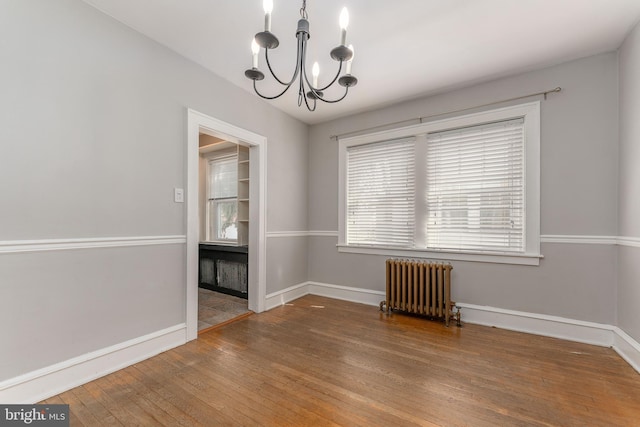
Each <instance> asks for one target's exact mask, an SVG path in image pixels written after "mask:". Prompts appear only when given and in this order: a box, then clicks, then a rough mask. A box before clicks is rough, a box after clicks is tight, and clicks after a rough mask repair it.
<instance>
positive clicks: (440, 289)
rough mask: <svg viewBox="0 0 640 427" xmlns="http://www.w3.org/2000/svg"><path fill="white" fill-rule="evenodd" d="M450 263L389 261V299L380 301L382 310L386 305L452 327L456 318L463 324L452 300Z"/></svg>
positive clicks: (388, 309) (458, 322) (387, 294)
mask: <svg viewBox="0 0 640 427" xmlns="http://www.w3.org/2000/svg"><path fill="white" fill-rule="evenodd" d="M452 269H453V267H452V266H451V264H443V263H435V262H427V261H415V260H404V259H388V260H387V275H386V276H387V293H386V299H385V300H384V301H382V302H380V310H384V309H385V307H386V311H387V313H388V312H389V311H390V310H398V311H403V312H406V313H412V314H418V315H422V316H427V317H429V318H434V319H444V322H445V324H446V325H447V326H449V321H450V319H451V317H455V318H456V321H457V325H458V326H460V309H459V308H458V311H457V313H453V311H452V310H453V307H454V306H455V304H456V303H455V302H453V301H451V270H452Z"/></svg>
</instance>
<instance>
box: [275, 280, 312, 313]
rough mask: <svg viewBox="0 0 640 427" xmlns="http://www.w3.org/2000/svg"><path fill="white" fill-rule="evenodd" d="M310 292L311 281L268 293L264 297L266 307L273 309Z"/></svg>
mask: <svg viewBox="0 0 640 427" xmlns="http://www.w3.org/2000/svg"><path fill="white" fill-rule="evenodd" d="M308 294H309V282H304V283H300V284H298V285H294V286H290V287H288V288H287V289H283V290H281V291H278V292H273V293H271V294H268V295H267V296H265V298H264V299H265V301H264V307H265V310H271V309H272V308H275V307H278V306H281V305H285V304H286V303H288V302H289V301H293V300H294V299H298V298H300V297H303V296H305V295H308Z"/></svg>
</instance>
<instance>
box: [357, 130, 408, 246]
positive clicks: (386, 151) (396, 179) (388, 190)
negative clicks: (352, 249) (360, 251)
mask: <svg viewBox="0 0 640 427" xmlns="http://www.w3.org/2000/svg"><path fill="white" fill-rule="evenodd" d="M346 178H347V197H346V204H347V218H346V243H347V244H349V245H380V246H390V247H402V248H411V247H413V235H414V227H415V214H414V205H415V142H414V141H413V140H406V139H404V140H398V141H387V142H381V143H373V144H366V145H358V146H354V147H349V148H347V164H346Z"/></svg>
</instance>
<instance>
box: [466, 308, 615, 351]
mask: <svg viewBox="0 0 640 427" xmlns="http://www.w3.org/2000/svg"><path fill="white" fill-rule="evenodd" d="M456 305H457V306H458V307H460V308H461V309H462V310H461V314H462V321H463V322H468V323H474V324H476V325H484V326H494V327H498V328H502V329H509V330H513V331H518V332H526V333H529V334H535V335H542V336H547V337H553V338H560V339H564V340H569V341H576V342H582V343H585V344H592V345H599V346H604V347H610V346H611V345H613V334H612V331H613V326H611V325H606V324H601V323H593V322H585V321H582V320H574V319H567V318H564V317H558V316H550V315H546V314H537V313H527V312H523V311H515V310H507V309H503V308H497V307H489V306H480V305H474V304H466V303H457V304H456Z"/></svg>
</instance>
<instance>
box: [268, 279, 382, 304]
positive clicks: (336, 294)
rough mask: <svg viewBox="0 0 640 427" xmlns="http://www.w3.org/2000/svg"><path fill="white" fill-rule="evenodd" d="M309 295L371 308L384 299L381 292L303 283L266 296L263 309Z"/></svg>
mask: <svg viewBox="0 0 640 427" xmlns="http://www.w3.org/2000/svg"><path fill="white" fill-rule="evenodd" d="M309 294H310V295H318V296H322V297H327V298H333V299H340V300H344V301H351V302H357V303H360V304H366V305H373V306H378V305H380V301H382V300H383V299H384V292H381V291H374V290H371V289H361V288H352V287H349V286H340V285H331V284H329V283H319V282H304V283H300V284H298V285H294V286H290V287H288V288H287V289H283V290H281V291H278V292H274V293H271V294H269V295H267V296H266V298H265V300H266V301H265V307H266V309H267V310H271V309H272V308H275V307H278V306H281V305H284V304H286V303H288V302H290V301H293V300H295V299H298V298H300V297H303V296H305V295H309Z"/></svg>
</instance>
